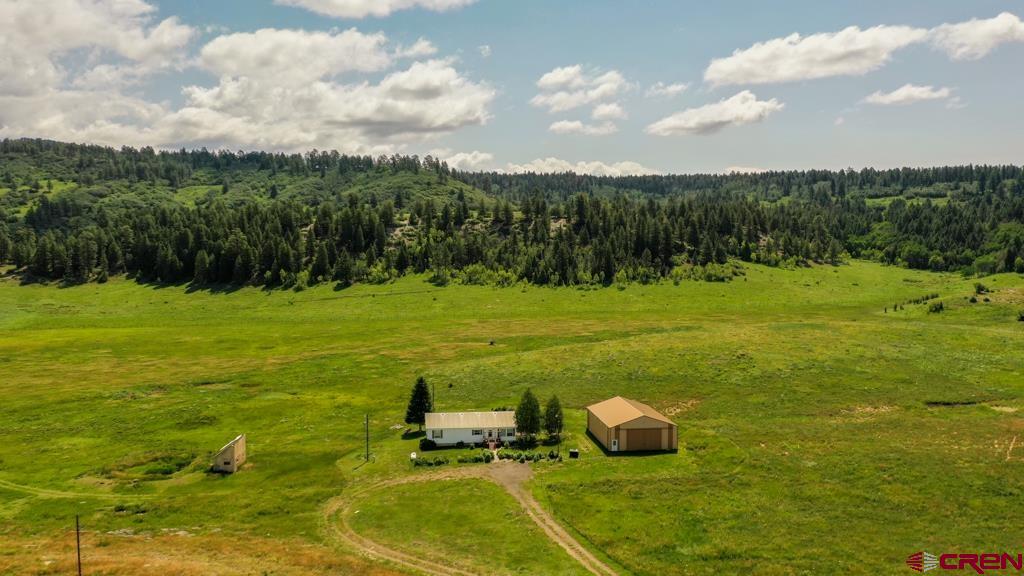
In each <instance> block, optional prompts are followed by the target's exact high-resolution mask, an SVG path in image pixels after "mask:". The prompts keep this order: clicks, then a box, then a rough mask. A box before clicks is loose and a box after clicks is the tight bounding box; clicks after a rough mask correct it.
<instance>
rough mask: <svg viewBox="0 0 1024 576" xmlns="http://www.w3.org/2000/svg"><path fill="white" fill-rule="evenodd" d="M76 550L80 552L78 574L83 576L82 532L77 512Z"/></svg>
mask: <svg viewBox="0 0 1024 576" xmlns="http://www.w3.org/2000/svg"><path fill="white" fill-rule="evenodd" d="M75 552H76V553H77V554H78V576H82V534H81V530H80V529H79V526H78V514H75Z"/></svg>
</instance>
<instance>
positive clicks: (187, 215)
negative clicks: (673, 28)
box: [0, 140, 1024, 288]
mask: <svg viewBox="0 0 1024 576" xmlns="http://www.w3.org/2000/svg"><path fill="white" fill-rule="evenodd" d="M229 170H230V171H235V172H231V173H232V174H242V175H246V174H249V175H259V176H260V177H267V178H269V177H270V175H272V174H273V173H274V172H275V171H281V170H285V171H293V172H294V174H293V176H292V177H290V178H289V179H280V178H279V179H278V180H272V179H268V180H266V182H270V183H271V184H269V185H270V186H272V187H274V189H275V190H276V189H277V186H278V182H280V186H282V187H287V186H289V185H290V184H289V183H295V184H294V185H306V184H308V183H309V182H317V181H320V180H323V179H330V178H332V177H333V176H335V175H337V174H339V173H341V172H344V171H359V172H360V173H362V174H365V175H367V177H368V178H370V179H371V180H373V179H380V181H386V180H385V179H386V178H387V175H389V174H391V175H394V174H399V175H400V174H407V173H417V174H422V173H426V174H428V175H429V178H430V180H429V181H430V182H433V183H434V184H433V185H432V186H434V189H433V190H434V191H436V192H437V193H436V194H430V192H431V191H432V190H427V192H428V193H427V194H420V195H417V196H415V197H414V196H410V193H409V191H408V190H403V189H394V190H388V189H386V188H385V192H383V193H381V194H378V193H373V194H369V195H367V194H364V193H359V192H351V193H343V192H342V191H338V192H337V193H335V194H333V195H324V196H318V197H316V198H298V197H285V196H282V197H277V196H276V195H275V194H270V195H267V196H259V197H257V196H255V195H254V196H252V197H248V196H243V197H241V198H236V197H229V196H226V195H225V196H222V197H216V198H213V199H212V200H211V201H209V202H203V203H197V204H196V205H194V206H193V205H188V204H185V203H182V202H178V201H175V200H173V199H168V197H165V196H161V195H159V194H158V193H157V188H153V187H151V185H150V184H151V180H152V179H156V180H157V181H159V182H160V186H161V187H172V184H173V183H172V182H171V181H170V179H169V176H170V174H171V173H176V174H179V176H178V177H179V178H182V179H184V181H187V180H188V178H198V177H199V176H198V172H192V171H199V172H201V173H202V178H203V179H204V181H208V179H209V178H210V177H211V175H213V176H216V175H217V174H221V175H225V174H227V173H228V171H229ZM238 171H241V172H238ZM190 174H191V175H190ZM89 175H91V176H89ZM85 176H89V177H92V178H98V179H106V180H105V182H106V185H105V186H106V187H103V188H97V187H96V186H93V187H89V186H86V185H85V184H84V183H82V182H83V180H77V179H79V178H83V177H85ZM253 177H255V176H253ZM52 178H57V179H59V180H62V181H74V182H77V183H79V187H80V189H79V190H78V191H77V192H76V193H74V194H59V193H49V192H44V190H46V188H47V185H49V186H50V188H51V189H52ZM133 178H134V179H136V182H135V184H133V185H132V187H131V190H132V191H133V192H132V195H122V196H117V195H112V193H111V192H110V190H117V189H119V188H117V187H118V186H122V185H124V184H125V181H126V180H130V179H133ZM449 178H451V179H453V180H455V181H458V182H465V183H468V184H471V185H473V186H475V187H477V188H479V189H482V190H483V191H484V192H485V193H484V194H479V195H476V194H477V193H476V192H474V196H472V197H467V195H466V193H465V192H466V190H473V189H472V188H467V187H465V186H463V185H462V184H460V186H463V187H462V188H452V187H451V186H449V185H448V184H447V182H448V179H449ZM12 179H13V180H14V181H15V182H14V183H13V184H14V186H15V187H14V188H9V187H8V186H9V185H10V184H11V183H10V182H9V181H10V180H12ZM40 179H43V180H45V181H46V182H47V185H40V186H39V193H38V194H36V195H35V196H33V197H32V200H31V202H29V203H28V204H25V205H22V206H19V207H17V209H15V208H14V207H12V208H11V209H8V210H6V211H5V213H4V214H3V216H4V217H3V219H2V220H0V265H12V266H14V267H15V269H16V270H18V271H19V272H20V273H22V274H24V275H25V276H26V277H27V278H36V279H45V280H58V281H63V282H68V283H81V282H90V281H98V282H103V281H106V280H107V279H108V278H109V277H110V276H112V275H119V274H126V275H130V276H132V277H134V278H137V279H139V280H141V281H146V282H158V283H182V282H191V283H194V284H196V285H199V286H204V285H257V286H266V287H300V288H301V287H306V286H309V285H313V284H317V283H323V282H334V283H338V284H341V285H348V284H352V283H355V282H386V281H389V280H392V279H394V278H397V277H399V276H402V275H404V274H410V273H417V274H419V273H425V274H429V276H430V279H431V280H432V281H434V282H435V283H438V284H445V283H448V282H462V283H470V284H499V285H504V284H511V283H515V282H520V281H524V282H530V283H534V284H540V285H585V284H598V285H599V284H604V285H608V284H612V283H619V282H654V281H658V280H660V279H665V278H672V279H680V278H687V277H693V278H704V279H721V278H723V277H728V276H729V275H730V274H731V273H732V272H730V267H729V266H730V261H735V260H739V261H746V262H757V263H762V264H766V265H772V266H777V265H784V264H785V265H804V264H808V263H815V262H816V263H831V264H837V263H839V262H841V261H842V260H843V259H844V258H846V257H856V258H868V259H874V260H877V261H881V262H885V263H889V264H896V265H904V266H908V267H912V268H920V269H932V270H960V271H963V272H965V273H979V274H989V273H996V272H1006V271H1018V272H1024V224H1022V222H1024V177H1022V174H1021V169H1020V168H1018V167H978V166H962V167H946V168H933V169H904V170H891V171H875V170H862V171H852V170H850V171H836V172H830V171H805V172H773V173H766V174H743V175H728V176H726V175H691V176H644V177H626V178H603V177H592V176H581V175H576V174H553V175H537V174H526V175H507V174H495V173H490V174H488V173H462V172H452V171H451V170H449V168H448V167H447V166H446V165H445V164H444V163H443V162H440V161H438V160H436V159H433V158H430V157H427V158H424V159H419V158H417V157H414V156H408V157H406V156H390V157H378V158H370V157H359V156H345V155H341V154H337V153H336V152H317V151H313V152H310V153H308V154H305V155H280V154H269V153H231V152H215V153H212V152H208V151H205V150H199V151H191V152H189V151H179V152H156V151H153V150H151V149H142V150H134V149H122V150H113V149H109V148H102V147H95V146H78V145H72V144H61V143H51V142H45V141H35V140H28V141H22V140H19V141H9V140H5V141H3V142H2V143H0V191H2V190H4V189H6V190H7V191H8V194H11V193H13V192H14V191H18V190H21V191H22V192H24V190H23V189H19V188H18V187H19V186H24V182H25V181H27V180H33V181H39V180H40ZM5 182H7V184H5ZM19 182H21V184H19ZM224 188H225V190H224V192H227V188H228V183H227V181H226V180H225V182H224ZM890 188H893V189H902V190H903V191H904V193H905V194H904V196H900V197H896V198H895V199H893V198H891V197H886V199H885V200H886V201H885V202H878V201H876V196H874V195H875V194H877V193H879V191H880V190H887V189H890ZM161 189H162V188H161ZM456 189H457V190H458V192H457V193H453V192H452V190H456ZM910 191H913V194H915V195H916V197H913V198H909V197H907V195H906V194H909V192H910ZM939 192H942V193H943V196H942V197H941V198H939V197H938V196H936V195H937V194H938V193H939ZM932 196H935V198H933V197H932ZM0 198H2V197H0Z"/></svg>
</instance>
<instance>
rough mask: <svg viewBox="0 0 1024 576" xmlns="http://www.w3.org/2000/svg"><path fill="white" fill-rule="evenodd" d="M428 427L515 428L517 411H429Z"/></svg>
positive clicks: (450, 428) (451, 428)
mask: <svg viewBox="0 0 1024 576" xmlns="http://www.w3.org/2000/svg"><path fill="white" fill-rule="evenodd" d="M426 426H427V428H432V429H436V428H447V429H449V430H455V429H469V430H477V429H480V428H515V427H516V413H515V412H428V413H427V421H426Z"/></svg>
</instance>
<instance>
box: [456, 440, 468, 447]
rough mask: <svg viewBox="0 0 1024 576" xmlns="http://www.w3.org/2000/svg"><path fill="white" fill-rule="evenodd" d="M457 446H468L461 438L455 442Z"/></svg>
mask: <svg viewBox="0 0 1024 576" xmlns="http://www.w3.org/2000/svg"><path fill="white" fill-rule="evenodd" d="M455 447H456V448H465V447H466V443H465V442H463V441H462V440H459V441H458V442H456V443H455Z"/></svg>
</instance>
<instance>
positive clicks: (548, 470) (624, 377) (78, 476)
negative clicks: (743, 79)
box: [0, 261, 1024, 574]
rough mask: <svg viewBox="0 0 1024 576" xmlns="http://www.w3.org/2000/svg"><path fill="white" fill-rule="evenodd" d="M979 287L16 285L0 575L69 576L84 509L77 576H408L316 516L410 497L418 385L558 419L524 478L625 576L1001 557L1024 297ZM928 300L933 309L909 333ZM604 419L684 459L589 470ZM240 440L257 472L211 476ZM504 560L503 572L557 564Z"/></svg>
mask: <svg viewBox="0 0 1024 576" xmlns="http://www.w3.org/2000/svg"><path fill="white" fill-rule="evenodd" d="M985 283H986V284H987V285H988V286H989V287H990V288H992V289H993V292H992V293H991V294H989V295H987V296H986V297H988V298H989V299H990V301H989V302H985V301H984V299H983V298H979V302H977V303H974V304H972V303H970V302H969V300H968V297H969V296H971V295H972V294H973V292H974V290H973V282H970V281H967V280H963V279H961V278H960V277H959V276H954V275H942V274H932V273H924V272H914V271H908V270H904V269H900V268H895V267H882V266H879V265H876V264H869V263H863V262H856V261H855V262H854V263H852V264H850V265H845V266H840V267H837V268H833V267H814V268H810V269H801V270H796V271H789V270H782V269H773V268H765V267H760V266H748V271H747V274H746V276H745V277H744V278H743V279H738V280H735V281H733V282H730V283H725V284H705V283H683V284H682V285H680V286H673V285H671V284H670V283H661V284H658V285H650V286H639V285H637V286H629V287H628V288H626V289H624V290H617V289H598V290H577V289H571V288H557V289H556V288H539V287H527V288H519V287H517V288H510V289H494V288H487V287H472V286H458V287H455V286H453V287H449V288H444V289H438V288H434V287H432V286H431V285H429V284H428V283H426V282H425V280H424V278H423V277H407V278H403V279H401V280H400V281H398V282H397V283H393V284H387V285H383V286H356V287H354V288H351V289H349V290H345V291H340V292H339V291H334V290H333V289H332V288H330V287H327V286H322V287H317V288H313V289H310V290H307V291H304V292H300V293H292V292H283V291H261V290H258V289H253V288H244V289H240V290H237V291H232V292H227V293H221V292H194V293H189V292H188V291H187V290H186V289H185V288H182V287H165V288H154V287H147V286H140V285H137V284H134V283H132V282H128V281H124V280H120V279H112V280H111V282H110V283H108V284H106V285H83V286H77V287H72V288H57V287H55V286H46V285H30V286H19V285H18V284H17V283H16V282H15V281H14V280H5V281H2V282H0V370H2V374H3V378H0V405H2V406H3V415H4V416H3V418H2V419H0V574H8V573H9V574H51V573H66V572H67V570H68V568H69V567H70V564H69V562H70V561H71V559H72V558H73V556H71V555H69V552H70V549H69V548H68V546H69V545H70V544H69V542H71V541H69V540H68V538H69V535H68V534H69V533H68V528H69V526H71V525H73V517H74V514H75V513H79V514H81V515H82V518H83V523H84V525H85V527H86V529H87V530H88V532H87V534H86V545H87V549H86V556H87V558H88V557H91V558H93V559H94V564H93V567H94V571H93V572H91V573H110V574H113V573H123V569H124V567H131V568H132V573H136V574H161V573H168V572H169V571H171V572H176V573H186V574H187V573H195V574H202V573H209V572H218V573H226V574H234V573H238V574H243V573H245V574H248V573H260V571H266V572H268V573H281V574H320V573H338V572H341V573H378V574H382V573H390V572H389V571H391V570H397V568H386V567H378V566H377V565H374V564H370V563H369V561H368V560H365V559H361V558H360V556H359V555H358V554H356V552H355V551H353V550H351V549H349V548H346V547H338V546H337V545H336V543H335V542H334V541H333V540H332V539H331V537H330V533H329V531H328V530H326V528H325V526H326V524H325V522H330V521H333V520H325V519H324V515H323V513H322V506H323V505H324V503H325V502H327V501H328V500H329V499H331V498H333V497H335V496H343V497H344V496H345V495H346V494H350V493H352V491H353V489H354V488H355V487H357V486H366V485H369V484H370V483H372V482H373V481H376V480H380V479H387V478H396V477H402V476H405V475H413V474H415V473H416V470H415V469H412V468H410V467H409V465H408V462H407V455H408V453H409V452H411V451H414V450H416V441H415V440H403V439H402V428H403V425H402V418H403V415H404V410H405V401H406V399H407V394H408V392H409V389H410V387H411V385H412V382H413V380H414V379H415V377H416V376H418V375H420V374H422V375H424V376H426V377H427V379H428V380H429V381H430V382H431V383H432V384H434V385H435V386H436V390H437V406H438V408H439V409H442V410H454V409H490V408H493V407H495V406H500V405H511V404H513V403H514V402H515V401H516V399H517V398H518V397H519V395H520V394H521V393H522V392H523V391H524V390H525V389H526V388H533V389H534V391H535V392H536V393H537V394H538V396H540V397H541V398H542V399H544V398H546V397H548V396H550V395H551V394H555V393H556V394H558V395H559V396H560V397H561V399H562V401H563V404H564V405H566V407H567V409H568V414H567V419H568V425H569V434H568V439H567V447H578V448H580V449H581V450H582V451H583V458H582V459H581V460H579V461H565V462H562V463H555V464H552V463H545V464H538V465H534V467H535V471H536V476H535V478H534V479H533V481H532V485H531V486H532V490H533V493H534V494H535V495H536V496H537V497H538V499H540V500H541V501H542V502H543V503H544V504H545V506H547V507H548V509H549V510H550V511H551V512H552V513H553V514H554V515H555V516H556V517H557V518H559V519H560V520H561V521H562V522H563V523H564V524H565V525H567V526H568V527H570V529H571V531H572V532H573V533H574V534H576V535H578V536H579V537H580V538H581V539H582V540H583V541H584V542H587V543H588V545H589V546H591V547H592V548H593V549H594V551H595V552H596V553H598V554H600V555H602V557H606V558H607V559H608V560H609V561H610V562H611V563H613V564H614V565H615V566H618V567H619V568H620V569H621V570H622V572H623V573H633V574H719V573H731V572H739V571H744V572H747V571H749V572H752V573H756V574H790V573H821V572H825V571H833V570H835V569H836V568H837V567H838V568H840V569H842V570H844V571H851V572H854V573H856V572H875V573H877V572H892V571H894V570H897V569H899V563H900V562H902V560H903V558H904V557H905V556H906V555H907V554H909V553H911V552H913V551H916V550H919V549H922V548H923V549H928V550H936V551H938V550H944V549H953V548H956V549H968V550H982V549H984V550H990V549H991V550H1004V549H1006V550H1012V549H1013V547H1014V546H1016V544H1017V542H1016V540H1015V534H1016V532H1015V530H1014V528H1015V526H1016V524H1017V520H1018V519H1019V518H1020V517H1021V514H1022V513H1024V504H1021V499H1020V498H1019V496H1020V494H1022V493H1024V481H1022V480H1021V478H1022V476H1021V474H1020V467H1021V465H1022V462H1024V453H1021V452H1020V450H1021V449H1020V445H1021V444H1022V443H1024V419H1022V418H1021V416H1020V412H1019V410H1020V409H1021V408H1022V407H1024V400H1022V393H1024V382H1022V380H1021V378H1020V375H1021V374H1022V373H1024V356H1022V355H1021V354H1019V353H1018V351H1019V350H1022V349H1024V323H1022V322H1018V321H1017V312H1018V310H1022V309H1024V278H1022V277H1021V276H1018V275H998V276H992V277H989V278H986V279H985ZM931 293H938V294H939V295H940V300H941V301H942V302H943V303H944V304H945V308H946V309H945V311H944V312H942V313H937V314H930V313H928V311H927V308H928V305H927V304H924V305H914V304H906V305H905V307H904V309H902V310H900V311H895V312H894V311H893V305H894V304H895V303H897V302H899V303H903V302H907V301H909V300H912V299H916V298H919V297H921V296H924V295H927V294H931ZM886 309H888V310H887V311H886ZM491 341H493V342H494V343H493V345H490V343H491ZM616 394H622V395H626V396H631V397H635V398H637V399H640V400H643V401H646V402H649V403H652V404H653V405H654V406H655V407H657V408H659V409H661V410H663V411H665V412H666V413H668V414H671V415H672V417H673V418H674V419H675V420H676V422H678V424H679V427H680V436H681V441H680V451H679V453H678V454H671V455H662V456H652V457H638V458H607V457H605V456H603V455H602V454H601V453H600V451H599V450H598V449H597V448H596V447H595V446H594V445H593V444H592V443H591V442H590V440H589V439H588V438H587V437H586V436H585V435H584V426H585V422H584V418H583V415H582V412H581V410H580V409H581V408H582V407H584V406H585V405H587V404H589V403H592V402H595V401H598V400H602V399H604V398H607V397H609V396H612V395H616ZM366 414H369V416H370V421H371V448H372V451H373V453H374V460H373V461H372V462H370V463H368V464H364V463H362V462H361V455H362V450H363V437H362V426H363V418H364V415H366ZM241 432H245V433H247V434H248V435H249V447H250V448H249V449H250V461H249V465H248V467H247V468H246V469H245V470H244V471H243V472H241V473H240V474H237V475H235V476H232V477H218V476H212V475H208V474H207V473H205V469H206V467H207V465H208V462H209V457H210V455H211V454H212V453H213V452H214V451H216V450H217V449H218V448H219V447H220V446H221V445H223V444H224V443H225V442H226V441H227V440H229V439H230V438H232V437H233V436H234V435H236V434H238V433H241ZM451 466H453V467H457V466H459V465H456V464H452V465H451ZM468 466H471V465H468ZM474 490H484V491H486V490H489V488H486V489H484V488H474ZM418 495H422V498H423V499H424V500H423V506H422V508H416V509H415V510H414V511H410V510H409V508H410V507H415V506H417V502H418V501H417V497H418ZM368 498H369V500H368V501H367V507H366V509H365V510H364V511H361V512H360V514H363V513H365V514H369V515H370V516H367V517H365V518H364V519H362V520H361V522H362V523H361V524H358V523H357V524H356V525H355V526H356V528H357V529H363V530H365V531H368V532H369V533H372V534H373V536H374V537H375V538H378V539H381V538H382V539H384V540H387V539H389V538H391V539H393V540H394V542H393V543H394V544H395V545H396V546H401V545H403V544H402V543H403V542H405V541H404V540H403V536H402V534H403V531H406V530H413V529H415V528H416V526H417V525H420V524H422V525H426V524H427V523H429V522H433V521H436V517H437V514H440V512H439V511H438V510H437V509H436V502H437V501H438V500H439V499H442V498H443V500H444V502H445V503H446V505H447V507H446V509H445V511H444V513H445V514H447V515H448V516H445V517H447V518H462V519H465V521H466V522H469V523H471V522H476V521H484V520H486V519H487V518H489V517H490V516H489V515H498V516H500V517H501V520H500V522H503V523H508V522H511V523H513V524H516V525H518V524H521V523H522V522H521V520H522V519H521V518H518V519H517V516H516V515H515V514H516V511H515V510H514V508H509V506H510V505H509V504H508V502H507V501H504V500H502V499H501V498H497V499H493V498H491V497H490V496H488V495H487V494H483V495H481V496H480V497H474V496H472V495H469V496H467V497H450V496H449V495H446V494H444V493H443V490H439V489H438V488H436V487H428V488H426V491H424V492H422V493H420V492H418V491H416V490H412V489H410V490H405V491H402V492H400V493H395V494H393V495H391V496H388V497H384V496H383V495H380V494H377V495H370V496H368ZM492 500H494V502H493V504H492V502H491V501H492ZM392 505H394V506H401V507H403V509H404V510H405V511H404V512H403V514H404V515H403V516H398V517H392V516H391V515H392V514H393V513H394V512H395V511H394V510H392V509H391V508H389V506H392ZM489 506H493V508H488V507H489ZM481 508H487V509H486V510H481ZM510 514H511V516H510ZM496 521H497V520H496ZM389 523H398V524H395V525H394V529H392V524H389ZM836 526H842V527H843V528H842V529H841V530H836V529H835V527H836ZM531 529H532V528H531V527H530V526H528V525H525V526H523V530H525V531H529V530H531ZM421 539H422V541H421V542H420V544H418V545H417V546H416V547H415V548H421V547H422V548H424V550H423V552H424V553H425V554H427V553H428V554H432V555H435V556H437V555H440V556H441V557H444V555H446V554H447V555H451V556H452V557H453V558H459V559H460V562H461V561H463V560H465V559H464V558H463V557H464V555H465V553H466V551H465V549H464V548H463V547H462V544H459V543H455V544H451V545H449V544H446V542H445V540H444V538H437V537H435V536H433V535H432V533H431V532H429V531H426V532H424V533H423V534H422V537H421ZM517 542H518V544H516V545H517V546H520V547H519V548H517V550H519V551H518V552H516V553H517V554H521V553H523V552H522V551H523V550H524V548H523V546H525V547H526V549H529V548H530V547H536V550H537V554H538V555H543V554H545V552H544V550H546V549H547V548H546V547H547V546H548V544H547V543H546V542H543V541H542V540H541V539H538V538H535V537H534V536H529V535H528V534H527V533H525V532H524V536H523V537H522V538H520V539H518V540H517ZM405 545H407V544H405ZM211 550H223V551H224V555H223V556H220V555H215V554H211ZM495 553H500V548H499V549H498V550H497V551H496V552H495ZM225 557H227V558H235V559H236V561H237V564H234V563H232V562H229V563H228V564H230V565H231V567H230V568H228V567H226V566H225V565H224V564H222V563H221V562H222V559H223V558H225ZM462 565H470V566H472V565H474V561H473V560H472V559H470V560H468V561H466V562H463V564H462ZM505 565H506V566H507V565H508V564H505ZM560 566H562V564H560V563H558V562H554V563H552V564H537V565H536V572H535V573H540V574H543V573H545V570H546V571H547V573H551V574H558V573H562V572H560V568H559V567H560ZM104 570H105V572H104Z"/></svg>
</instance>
